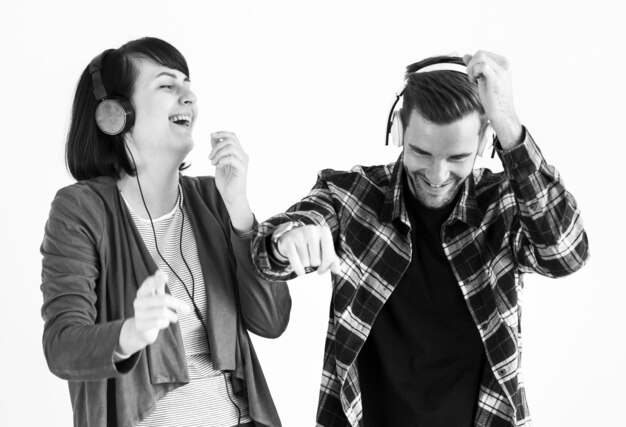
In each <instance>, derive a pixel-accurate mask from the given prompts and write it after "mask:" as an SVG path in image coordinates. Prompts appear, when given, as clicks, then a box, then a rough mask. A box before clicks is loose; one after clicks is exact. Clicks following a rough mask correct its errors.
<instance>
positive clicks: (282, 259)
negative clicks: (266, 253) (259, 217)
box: [271, 221, 301, 264]
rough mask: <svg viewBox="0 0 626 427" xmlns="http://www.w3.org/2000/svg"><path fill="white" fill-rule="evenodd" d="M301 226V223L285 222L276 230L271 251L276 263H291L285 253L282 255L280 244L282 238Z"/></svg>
mask: <svg viewBox="0 0 626 427" xmlns="http://www.w3.org/2000/svg"><path fill="white" fill-rule="evenodd" d="M300 225H301V224H300V223H299V222H295V221H290V222H285V223H283V224H281V225H279V226H278V227H276V229H275V230H274V232H273V233H272V238H271V251H272V255H273V256H274V258H275V259H276V261H278V262H279V263H281V264H288V263H289V258H287V257H286V256H285V255H284V254H283V253H281V252H280V249H279V248H278V243H279V241H280V238H281V237H283V235H285V234H286V233H288V232H290V231H291V230H293V229H295V228H298V227H299V226H300Z"/></svg>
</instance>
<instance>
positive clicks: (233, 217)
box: [225, 198, 254, 234]
mask: <svg viewBox="0 0 626 427" xmlns="http://www.w3.org/2000/svg"><path fill="white" fill-rule="evenodd" d="M225 205H226V209H227V210H228V215H229V216H230V222H231V224H232V226H233V228H234V229H235V231H236V232H237V233H239V234H242V233H247V232H248V231H251V230H252V229H253V228H254V214H253V213H252V210H251V209H250V205H249V204H248V200H247V199H246V198H244V199H243V200H238V201H235V202H230V203H228V202H225Z"/></svg>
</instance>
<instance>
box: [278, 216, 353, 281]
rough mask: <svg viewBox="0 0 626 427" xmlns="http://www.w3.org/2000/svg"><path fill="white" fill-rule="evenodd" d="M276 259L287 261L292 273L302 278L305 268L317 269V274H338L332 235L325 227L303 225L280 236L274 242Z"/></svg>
mask: <svg viewBox="0 0 626 427" xmlns="http://www.w3.org/2000/svg"><path fill="white" fill-rule="evenodd" d="M276 249H277V251H278V252H279V253H278V254H276V255H277V256H278V257H283V258H286V259H288V260H289V263H290V264H291V267H292V268H293V271H294V272H295V273H296V274H297V275H298V276H302V275H304V274H306V271H305V268H306V267H318V269H317V272H318V274H323V273H325V272H326V271H328V269H329V268H330V270H331V271H332V272H333V273H335V274H339V273H340V271H341V270H340V267H339V257H338V256H337V254H336V253H335V246H334V244H333V235H332V233H331V232H330V228H328V226H327V225H324V226H321V225H304V226H302V227H298V228H295V229H293V230H290V231H288V232H286V233H285V234H283V235H282V236H280V238H279V239H278V241H277V242H276Z"/></svg>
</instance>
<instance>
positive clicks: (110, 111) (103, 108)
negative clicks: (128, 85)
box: [96, 97, 135, 135]
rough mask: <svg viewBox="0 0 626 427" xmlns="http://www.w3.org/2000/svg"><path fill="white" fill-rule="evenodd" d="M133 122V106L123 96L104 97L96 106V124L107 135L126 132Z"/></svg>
mask: <svg viewBox="0 0 626 427" xmlns="http://www.w3.org/2000/svg"><path fill="white" fill-rule="evenodd" d="M134 122H135V113H134V112H133V107H132V106H131V105H130V102H128V101H127V100H126V99H124V98H120V97H112V98H109V99H105V100H103V101H101V102H100V103H99V104H98V107H97V108H96V124H97V125H98V128H99V129H100V130H101V131H102V132H104V133H106V134H107V135H119V134H122V133H124V132H128V131H129V130H130V129H131V128H132V127H133V123H134Z"/></svg>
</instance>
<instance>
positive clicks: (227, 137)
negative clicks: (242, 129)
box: [211, 131, 239, 148]
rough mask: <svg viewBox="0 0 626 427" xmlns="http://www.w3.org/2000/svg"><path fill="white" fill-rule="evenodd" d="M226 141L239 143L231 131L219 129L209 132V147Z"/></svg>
mask: <svg viewBox="0 0 626 427" xmlns="http://www.w3.org/2000/svg"><path fill="white" fill-rule="evenodd" d="M226 143H230V144H237V145H239V138H237V135H235V134H234V133H233V132H226V131H219V132H214V133H212V134H211V147H213V148H215V147H216V146H217V145H220V144H226Z"/></svg>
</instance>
